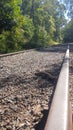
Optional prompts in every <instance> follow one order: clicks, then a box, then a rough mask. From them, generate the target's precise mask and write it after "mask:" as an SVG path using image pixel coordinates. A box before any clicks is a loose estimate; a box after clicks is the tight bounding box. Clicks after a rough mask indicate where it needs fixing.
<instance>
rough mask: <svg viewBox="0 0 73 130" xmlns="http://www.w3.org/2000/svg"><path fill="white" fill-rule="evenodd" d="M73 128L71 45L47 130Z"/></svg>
mask: <svg viewBox="0 0 73 130" xmlns="http://www.w3.org/2000/svg"><path fill="white" fill-rule="evenodd" d="M58 129H59V130H72V106H71V102H70V99H69V47H68V49H67V51H66V55H65V58H64V63H63V65H62V69H61V72H60V75H59V79H58V82H57V86H56V90H55V93H54V97H53V101H52V104H51V108H50V112H49V115H48V118H47V123H46V126H45V130H58Z"/></svg>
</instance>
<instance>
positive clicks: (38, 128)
mask: <svg viewBox="0 0 73 130" xmlns="http://www.w3.org/2000/svg"><path fill="white" fill-rule="evenodd" d="M48 112H49V110H43V111H42V113H43V118H42V119H41V121H40V122H39V123H38V124H36V125H35V126H34V128H35V130H44V127H45V124H46V120H47V116H48Z"/></svg>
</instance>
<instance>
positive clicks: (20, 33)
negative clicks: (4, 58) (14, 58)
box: [0, 0, 73, 53]
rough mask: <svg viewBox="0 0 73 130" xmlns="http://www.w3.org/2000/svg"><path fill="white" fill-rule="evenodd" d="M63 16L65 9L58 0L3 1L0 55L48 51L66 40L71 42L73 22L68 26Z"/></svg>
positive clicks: (0, 26) (0, 23)
mask: <svg viewBox="0 0 73 130" xmlns="http://www.w3.org/2000/svg"><path fill="white" fill-rule="evenodd" d="M64 12H65V6H64V5H63V4H61V3H59V1H58V0H30V1H29V0H11V1H10V0H6V1H5V0H1V2H0V52H1V53H7V52H12V51H17V50H22V49H26V48H34V47H46V46H48V45H50V44H57V43H60V42H62V41H63V38H64V41H67V40H68V41H69V40H71V41H72V40H73V39H72V38H70V37H69V39H68V31H70V30H72V28H73V27H72V24H73V21H72V20H71V22H70V23H68V25H66V26H65V24H66V19H65V16H64ZM63 26H65V29H64V28H63ZM72 31H73V30H72ZM70 33H71V35H72V32H70ZM71 35H70V36H71Z"/></svg>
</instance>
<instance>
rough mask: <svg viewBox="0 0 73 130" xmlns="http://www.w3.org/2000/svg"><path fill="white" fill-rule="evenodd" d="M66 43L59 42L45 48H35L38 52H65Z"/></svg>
mask: <svg viewBox="0 0 73 130" xmlns="http://www.w3.org/2000/svg"><path fill="white" fill-rule="evenodd" d="M67 47H68V45H67V44H60V45H55V46H52V47H47V48H39V49H36V50H37V51H40V52H54V53H55V52H56V53H57V52H58V53H65V52H66V50H67Z"/></svg>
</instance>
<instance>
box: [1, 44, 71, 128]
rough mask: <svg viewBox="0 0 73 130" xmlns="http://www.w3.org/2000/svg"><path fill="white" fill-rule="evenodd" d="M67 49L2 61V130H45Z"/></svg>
mask: <svg viewBox="0 0 73 130" xmlns="http://www.w3.org/2000/svg"><path fill="white" fill-rule="evenodd" d="M66 49H67V46H57V47H50V48H45V49H39V50H32V51H29V52H25V53H20V54H17V55H12V56H7V57H3V58H0V129H1V130H43V129H44V125H45V122H46V118H47V114H48V109H49V108H50V104H51V99H52V95H53V92H54V89H55V86H56V82H57V79H58V75H59V72H60V69H61V65H62V62H63V58H64V55H65V51H66ZM71 69H72V68H71Z"/></svg>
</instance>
